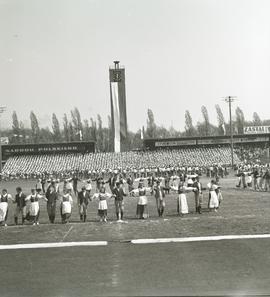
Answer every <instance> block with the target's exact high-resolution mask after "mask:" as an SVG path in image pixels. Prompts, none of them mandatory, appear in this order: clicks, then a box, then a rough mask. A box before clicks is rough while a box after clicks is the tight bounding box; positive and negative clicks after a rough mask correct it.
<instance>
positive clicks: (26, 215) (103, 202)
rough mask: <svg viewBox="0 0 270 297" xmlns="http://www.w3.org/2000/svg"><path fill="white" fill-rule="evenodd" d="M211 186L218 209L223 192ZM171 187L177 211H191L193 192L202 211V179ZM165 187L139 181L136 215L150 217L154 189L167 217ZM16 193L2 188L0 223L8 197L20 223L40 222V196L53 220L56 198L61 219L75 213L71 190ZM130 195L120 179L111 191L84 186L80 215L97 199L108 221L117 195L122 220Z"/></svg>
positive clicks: (211, 197) (213, 206)
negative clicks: (189, 197)
mask: <svg viewBox="0 0 270 297" xmlns="http://www.w3.org/2000/svg"><path fill="white" fill-rule="evenodd" d="M207 186H208V189H209V203H208V207H209V209H210V210H214V211H217V209H218V208H219V204H220V202H221V200H222V195H221V192H220V187H219V186H218V185H217V184H216V182H215V181H214V180H212V181H211V182H210V183H209V184H208V185H207ZM170 189H171V190H172V191H175V192H177V193H178V197H177V212H178V214H179V215H185V214H188V212H189V209H188V203H187V198H186V193H188V192H194V197H195V208H196V212H197V213H200V214H201V213H202V202H203V192H202V190H203V188H202V184H201V183H200V181H199V178H197V180H196V181H195V182H194V183H193V185H192V186H187V185H185V183H184V182H183V181H180V182H179V185H178V187H176V186H171V187H170ZM165 190H166V189H165V187H163V186H161V185H160V181H159V180H158V181H157V182H156V186H155V187H154V188H153V187H145V186H144V184H143V182H140V183H139V185H138V188H137V189H133V190H132V191H131V192H130V194H131V196H136V195H138V200H137V211H136V215H137V217H138V218H139V219H144V218H146V217H148V216H149V215H148V208H147V204H148V198H147V195H149V194H150V193H151V192H152V191H154V197H155V200H156V207H157V212H158V215H159V216H160V217H163V216H164V210H165V196H166V194H165ZM16 192H17V193H16V195H15V198H14V199H13V198H12V196H11V195H10V194H8V192H7V190H5V189H4V190H3V191H2V194H1V196H0V223H1V224H2V225H6V222H7V216H8V200H12V201H13V203H14V204H15V211H14V221H15V224H16V225H17V224H18V217H19V216H20V215H21V216H22V224H24V222H25V220H28V221H30V222H32V223H33V225H38V224H39V214H40V206H39V201H40V200H41V199H43V200H45V201H46V202H47V213H48V217H49V221H50V223H54V222H55V216H56V204H57V200H60V213H61V218H62V223H67V222H69V219H70V217H71V213H72V207H73V199H72V192H71V189H66V190H65V191H64V193H63V194H59V193H58V192H57V191H56V189H55V187H54V186H49V188H48V190H47V192H46V195H45V196H43V195H41V194H40V193H38V192H37V191H36V189H32V190H31V194H30V195H28V196H26V195H25V194H24V193H23V191H22V189H21V187H17V188H16ZM125 196H127V194H126V192H125V190H124V188H123V184H122V183H120V182H117V183H116V186H115V188H114V189H113V190H112V193H108V192H106V188H105V183H102V184H101V186H100V188H99V190H98V192H97V193H95V194H94V195H92V196H91V190H87V189H86V187H85V186H83V187H82V190H81V191H80V192H79V193H78V208H79V214H80V220H81V221H82V222H86V219H87V208H88V204H89V202H90V201H92V200H93V199H97V200H98V215H99V217H100V221H103V222H106V221H107V210H108V204H107V198H114V199H115V200H114V202H115V212H116V216H117V220H118V221H122V220H123V216H124V197H125ZM28 201H29V208H28V212H27V209H26V204H27V202H28Z"/></svg>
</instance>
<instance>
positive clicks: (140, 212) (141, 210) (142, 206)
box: [131, 179, 152, 220]
mask: <svg viewBox="0 0 270 297" xmlns="http://www.w3.org/2000/svg"><path fill="white" fill-rule="evenodd" d="M143 182H144V179H140V181H139V185H138V189H134V190H132V191H131V193H132V194H138V195H139V199H138V202H137V211H136V215H137V217H138V218H139V219H141V220H142V219H144V218H145V216H147V217H149V213H148V209H147V202H148V201H147V196H146V194H147V192H149V193H150V192H151V191H152V188H149V187H144V183H143ZM146 211H147V215H146V214H145V212H146Z"/></svg>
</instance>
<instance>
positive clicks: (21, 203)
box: [0, 187, 73, 226]
mask: <svg viewBox="0 0 270 297" xmlns="http://www.w3.org/2000/svg"><path fill="white" fill-rule="evenodd" d="M41 199H43V200H45V201H46V202H47V213H48V217H49V221H50V222H51V223H54V221H55V214H56V201H57V200H60V213H61V218H62V222H63V223H66V222H67V221H68V220H69V218H70V216H71V209H72V204H73V199H72V195H71V190H66V191H65V192H64V193H63V194H61V195H60V194H59V193H57V192H56V191H55V189H54V188H52V187H49V188H48V190H47V193H46V195H45V196H43V195H41V194H40V193H38V192H37V191H36V189H32V190H31V194H30V195H25V194H24V193H23V191H22V188H21V187H17V188H16V195H15V197H14V198H13V197H12V195H11V194H9V193H8V191H7V190H6V189H3V190H2V194H1V195H0V224H1V225H4V226H7V218H8V210H9V205H8V202H9V201H12V202H13V204H15V208H14V222H15V225H18V219H19V217H20V216H21V218H22V225H23V224H24V223H25V221H29V222H31V223H33V225H39V215H40V205H39V201H40V200H41ZM27 204H29V207H28V211H27Z"/></svg>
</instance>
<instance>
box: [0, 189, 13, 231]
mask: <svg viewBox="0 0 270 297" xmlns="http://www.w3.org/2000/svg"><path fill="white" fill-rule="evenodd" d="M8 200H12V196H11V195H10V194H8V192H7V190H6V189H3V190H2V194H1V195H0V225H4V226H7V218H8Z"/></svg>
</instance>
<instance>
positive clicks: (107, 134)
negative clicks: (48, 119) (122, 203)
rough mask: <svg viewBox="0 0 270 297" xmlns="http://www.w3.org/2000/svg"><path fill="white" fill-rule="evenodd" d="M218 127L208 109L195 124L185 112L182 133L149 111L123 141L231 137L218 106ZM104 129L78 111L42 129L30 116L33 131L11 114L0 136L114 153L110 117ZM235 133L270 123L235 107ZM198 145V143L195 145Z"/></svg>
mask: <svg viewBox="0 0 270 297" xmlns="http://www.w3.org/2000/svg"><path fill="white" fill-rule="evenodd" d="M215 108H216V117H217V123H218V124H217V125H213V124H212V123H211V122H210V118H209V113H208V111H207V108H206V107H205V106H202V107H201V112H202V120H201V121H198V122H197V124H193V120H192V117H191V113H190V112H189V111H188V110H186V111H185V131H179V130H177V129H175V128H174V127H170V128H169V129H166V128H165V127H163V126H159V125H157V124H156V122H155V117H154V113H153V111H152V110H151V109H148V110H147V121H146V126H145V128H144V127H142V128H141V129H139V130H138V131H137V132H132V131H128V134H127V137H126V139H125V140H124V146H123V149H124V150H126V151H128V150H133V149H138V148H139V149H141V148H143V147H144V146H143V144H144V141H143V139H149V138H151V139H152V138H153V139H156V138H161V139H164V138H180V137H181V138H182V137H199V136H225V135H229V134H230V129H229V123H226V122H225V119H224V114H223V111H222V110H221V108H220V106H219V105H216V106H215ZM106 122H107V123H106V124H105V125H104V121H103V119H102V117H101V116H100V115H99V114H98V115H97V117H96V118H94V117H91V116H90V117H89V119H82V117H81V114H80V111H79V109H78V108H77V107H75V108H74V109H73V110H71V111H70V115H68V114H64V115H63V117H62V118H61V119H58V118H57V116H56V114H55V113H53V114H52V123H51V127H45V128H41V127H40V123H39V121H38V116H37V115H36V114H35V113H34V112H33V111H31V112H30V128H27V127H25V125H24V124H23V121H21V120H19V119H18V116H17V113H16V111H14V112H13V114H12V124H11V126H12V127H11V128H9V129H6V130H4V131H2V132H1V135H2V136H3V137H8V140H9V143H10V144H29V143H32V144H39V143H59V142H67V143H70V142H74V141H75V142H76V141H81V140H83V141H85V142H89V141H93V142H95V150H96V151H98V152H107V151H113V135H112V132H111V127H112V122H111V117H110V116H108V117H107V121H106ZM232 124H233V133H234V134H235V135H242V134H243V131H244V127H245V126H256V125H270V119H269V120H268V119H267V120H261V119H260V117H259V115H258V114H257V113H256V112H254V114H253V120H252V121H247V120H246V119H245V116H244V112H243V111H242V110H241V109H240V107H236V109H235V115H234V116H233V123H232ZM196 144H198V143H196Z"/></svg>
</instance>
